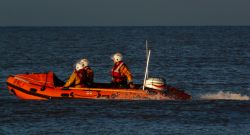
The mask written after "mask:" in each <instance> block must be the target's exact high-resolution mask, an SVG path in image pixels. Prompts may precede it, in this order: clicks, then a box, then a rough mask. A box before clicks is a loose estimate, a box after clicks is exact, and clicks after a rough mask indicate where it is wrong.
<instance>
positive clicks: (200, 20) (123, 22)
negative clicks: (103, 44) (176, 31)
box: [0, 0, 250, 26]
mask: <svg viewBox="0 0 250 135" xmlns="http://www.w3.org/2000/svg"><path fill="white" fill-rule="evenodd" d="M203 25H205V26H207V25H210V26H211V25H212V26H214V25H226V26H228V25H229V26H231V25H236V26H239V25H250V0H0V26H203Z"/></svg>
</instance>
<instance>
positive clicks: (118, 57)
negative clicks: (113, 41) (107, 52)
mask: <svg viewBox="0 0 250 135" xmlns="http://www.w3.org/2000/svg"><path fill="white" fill-rule="evenodd" d="M111 59H112V60H113V61H114V62H119V61H122V54H121V53H115V54H114V55H113V56H112V57H111Z"/></svg>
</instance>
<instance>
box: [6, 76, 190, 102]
mask: <svg viewBox="0 0 250 135" xmlns="http://www.w3.org/2000/svg"><path fill="white" fill-rule="evenodd" d="M155 80H156V81H158V82H159V79H158V80H157V79H154V78H153V79H152V78H151V80H148V81H147V83H146V84H148V86H149V87H145V89H144V90H143V89H142V85H140V84H136V85H135V88H134V89H122V88H113V87H112V86H111V84H107V83H95V84H94V86H93V87H91V88H74V87H69V88H68V89H66V90H65V89H63V87H62V86H63V84H64V82H62V81H61V80H59V79H58V78H57V77H56V75H55V74H54V73H53V72H48V73H30V74H29V73H27V74H17V75H10V76H9V77H8V79H7V86H8V90H9V92H10V93H12V94H14V95H15V96H17V97H18V98H20V99H26V100H49V99H112V100H188V99H191V96H190V95H188V94H186V93H185V92H184V91H182V90H178V89H176V88H174V87H171V86H167V85H165V84H162V83H158V84H157V83H156V84H153V82H154V81H155ZM150 82H152V83H150ZM160 82H162V81H160ZM152 84H153V85H152ZM151 86H152V87H151Z"/></svg>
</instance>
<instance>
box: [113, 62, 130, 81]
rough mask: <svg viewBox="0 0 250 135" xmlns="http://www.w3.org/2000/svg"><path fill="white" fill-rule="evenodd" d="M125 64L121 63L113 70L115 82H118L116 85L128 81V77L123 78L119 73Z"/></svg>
mask: <svg viewBox="0 0 250 135" xmlns="http://www.w3.org/2000/svg"><path fill="white" fill-rule="evenodd" d="M123 64H124V63H123V61H119V62H118V63H117V64H115V66H114V67H113V68H112V77H113V81H114V82H116V83H120V82H123V81H127V79H126V77H124V76H122V75H121V73H120V71H119V70H120V68H121V67H122V65H123Z"/></svg>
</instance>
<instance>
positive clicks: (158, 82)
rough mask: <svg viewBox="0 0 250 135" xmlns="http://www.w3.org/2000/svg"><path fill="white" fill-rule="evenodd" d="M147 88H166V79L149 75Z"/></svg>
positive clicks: (146, 83)
mask: <svg viewBox="0 0 250 135" xmlns="http://www.w3.org/2000/svg"><path fill="white" fill-rule="evenodd" d="M145 87H146V88H151V89H156V90H165V88H166V85H165V79H164V78H157V77H149V78H148V79H147V80H146V82H145Z"/></svg>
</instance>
